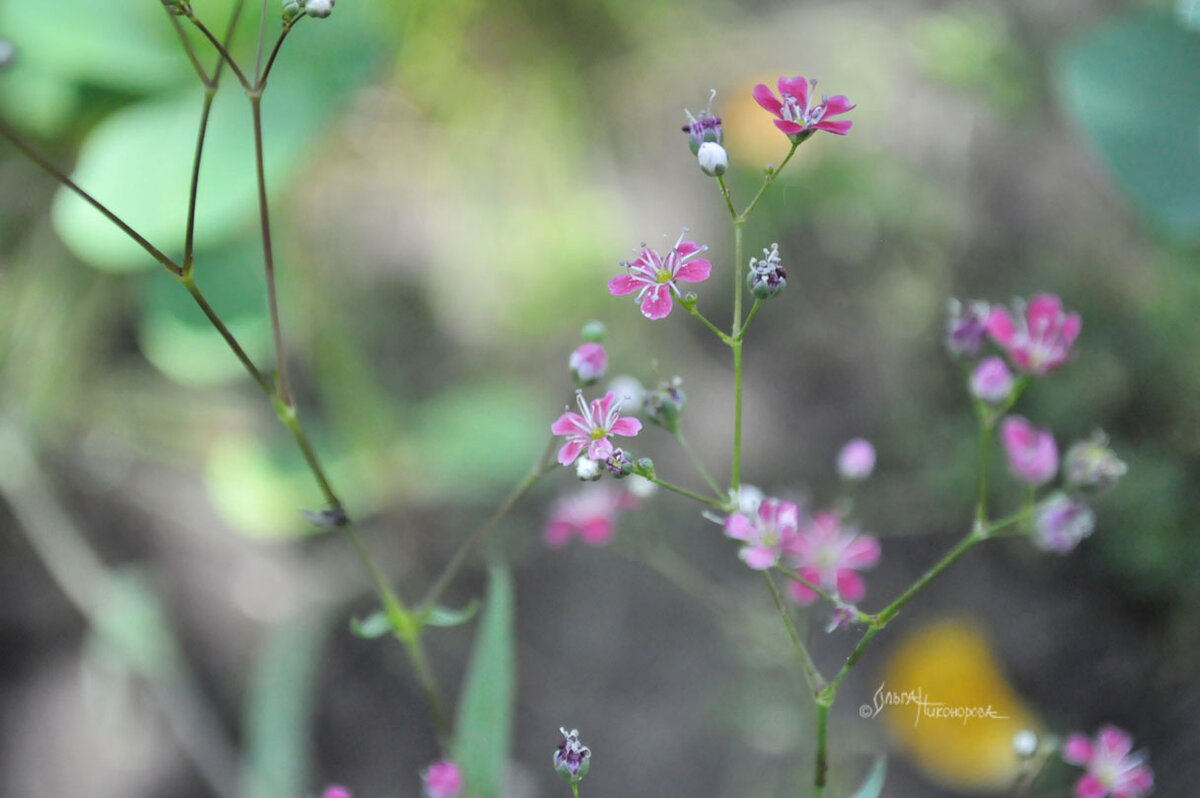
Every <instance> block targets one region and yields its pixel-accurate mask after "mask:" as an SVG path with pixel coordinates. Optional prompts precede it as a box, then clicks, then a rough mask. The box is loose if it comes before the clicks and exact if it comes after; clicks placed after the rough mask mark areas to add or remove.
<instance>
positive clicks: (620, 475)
mask: <svg viewBox="0 0 1200 798" xmlns="http://www.w3.org/2000/svg"><path fill="white" fill-rule="evenodd" d="M604 468H605V469H606V470H607V471H608V473H609V474H612V476H613V479H624V478H625V477H627V476H629V475H630V474H632V473H633V460H630V459H629V455H627V454H625V450H624V449H613V453H612V454H610V455H609V456H608V459H607V460H605V461H604Z"/></svg>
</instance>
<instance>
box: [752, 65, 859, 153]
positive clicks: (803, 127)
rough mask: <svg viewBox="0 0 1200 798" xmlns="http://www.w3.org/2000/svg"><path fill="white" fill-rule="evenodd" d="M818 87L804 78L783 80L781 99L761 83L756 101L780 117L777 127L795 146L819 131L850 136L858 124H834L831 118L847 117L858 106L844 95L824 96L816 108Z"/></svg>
mask: <svg viewBox="0 0 1200 798" xmlns="http://www.w3.org/2000/svg"><path fill="white" fill-rule="evenodd" d="M816 85H817V82H816V81H815V80H814V81H811V82H810V81H807V80H805V79H804V78H802V77H795V78H790V79H789V78H780V79H779V97H776V96H775V94H774V92H772V91H771V90H770V89H769V88H767V86H766V84H763V83H760V84H758V85H757V86H755V87H754V100H755V102H757V103H758V104H759V105H761V106H762V107H763V108H765V109H767V110H768V111H770V112H771V113H773V114H775V116H776V117H778V118H777V119H776V120H775V127H777V128H779V129H780V130H782V131H783V132H784V133H786V134H787V135H788V137H789V138H791V139H792V141H794V142H798V141H803V140H804V139H806V138H808V137H809V136H811V135H812V134H813V133H815V132H816V131H818V130H827V131H829V132H830V133H836V134H837V135H839V136H844V135H846V133H847V132H848V131H849V130H850V128H851V126H853V125H854V123H853V122H851V121H850V120H848V119H839V120H837V121H832V120H830V119H829V117H833V116H838V115H840V114H844V113H846V112H847V111H849V110H851V109H853V108H854V106H853V105H851V104H850V101H849V100H847V99H846V98H845V97H844V96H842V95H841V94H839V95H837V96H834V97H826V96H824V95H821V102H819V103H817V104H816V105H813V104H812V101H813V100H814V99H815V97H814V96H813V95H812V93H811V88H812V87H814V86H816ZM780 98H782V99H780Z"/></svg>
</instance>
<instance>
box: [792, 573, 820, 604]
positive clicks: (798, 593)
mask: <svg viewBox="0 0 1200 798" xmlns="http://www.w3.org/2000/svg"><path fill="white" fill-rule="evenodd" d="M800 575H801V576H803V577H804V578H805V579H808V577H807V576H805V574H804V571H801V572H800ZM808 581H810V582H812V583H813V584H814V585H815V584H817V580H815V579H809V580H808ZM788 588H789V589H790V590H791V591H792V598H794V599H795V600H796V601H797V602H799V603H800V605H801V606H804V607H807V606H809V605H810V604H812V603H813V602H814V601H816V600H817V594H816V593H814V592H812V590H811V589H810V588H808V587H806V586H805V585H803V584H801V583H800V582H792V583H791V584H790V585H788Z"/></svg>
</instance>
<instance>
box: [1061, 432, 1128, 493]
mask: <svg viewBox="0 0 1200 798" xmlns="http://www.w3.org/2000/svg"><path fill="white" fill-rule="evenodd" d="M1128 470H1129V468H1128V466H1126V465H1125V463H1124V462H1122V461H1121V458H1119V457H1117V455H1116V454H1115V453H1114V452H1113V450H1112V449H1110V448H1108V436H1107V435H1105V434H1104V433H1103V432H1100V431H1099V430H1097V431H1096V432H1095V433H1093V434H1092V437H1091V438H1088V439H1087V440H1086V441H1079V442H1078V443H1076V444H1074V445H1073V446H1071V448H1070V449H1068V450H1067V455H1066V457H1065V458H1063V476H1064V477H1065V478H1066V480H1067V484H1068V485H1070V486H1072V487H1076V488H1095V489H1096V490H1107V489H1108V488H1111V487H1112V486H1113V485H1115V484H1116V483H1117V480H1118V479H1120V478H1121V477H1123V476H1124V475H1125V472H1126V471H1128Z"/></svg>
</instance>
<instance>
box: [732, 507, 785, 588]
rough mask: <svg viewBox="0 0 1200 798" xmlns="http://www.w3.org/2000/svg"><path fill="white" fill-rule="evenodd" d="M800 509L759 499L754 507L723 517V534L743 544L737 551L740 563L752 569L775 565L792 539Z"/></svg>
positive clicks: (765, 568) (762, 568) (762, 569)
mask: <svg viewBox="0 0 1200 798" xmlns="http://www.w3.org/2000/svg"><path fill="white" fill-rule="evenodd" d="M799 524H800V511H799V509H798V508H797V507H796V505H795V504H793V503H792V502H785V501H780V500H779V499H763V500H762V501H761V502H760V503H759V505H758V509H757V510H755V511H753V512H751V513H746V512H744V511H743V512H736V513H734V514H732V515H729V516H726V518H725V534H726V535H728V536H729V537H731V538H733V539H734V540H740V541H742V543H743V544H744V545H743V546H742V548H741V550H740V551H739V552H738V556H739V557H741V558H742V562H744V563H746V565H748V566H750V567H751V568H753V569H754V570H756V571H765V570H767V569H768V568H770V567H772V566H774V565H777V564H778V563H779V558H780V556H781V555H782V554H783V552H784V551H786V550H788V549H789V548H790V547H791V546H792V544H793V543H794V541H795V537H796V532H797V528H798V527H799Z"/></svg>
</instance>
